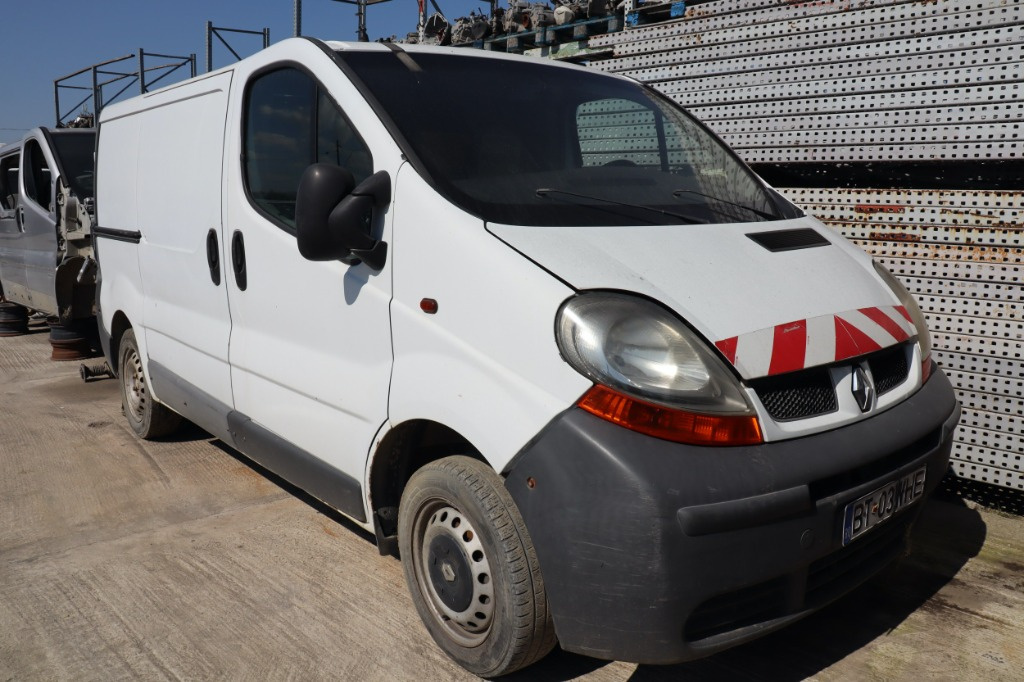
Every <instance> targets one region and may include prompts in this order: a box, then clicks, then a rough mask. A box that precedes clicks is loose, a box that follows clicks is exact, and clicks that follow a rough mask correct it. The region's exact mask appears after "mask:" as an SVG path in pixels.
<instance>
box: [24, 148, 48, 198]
mask: <svg viewBox="0 0 1024 682" xmlns="http://www.w3.org/2000/svg"><path fill="white" fill-rule="evenodd" d="M22 160H23V162H24V166H23V168H24V170H23V172H24V173H25V194H26V195H28V198H29V199H31V200H32V201H34V202H36V203H37V204H39V205H40V206H42V207H43V208H44V209H46V210H47V211H49V210H51V207H50V200H51V193H52V192H51V190H52V184H51V182H50V167H49V165H47V163H46V157H45V156H44V155H43V149H42V147H40V146H39V142H38V141H36V140H29V141H28V142H26V143H25V149H24V150H23V152H22Z"/></svg>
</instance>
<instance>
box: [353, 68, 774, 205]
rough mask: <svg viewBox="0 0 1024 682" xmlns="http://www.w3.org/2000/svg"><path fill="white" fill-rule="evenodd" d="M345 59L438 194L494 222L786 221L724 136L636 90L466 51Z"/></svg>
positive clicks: (596, 76) (592, 75) (599, 77)
mask: <svg viewBox="0 0 1024 682" xmlns="http://www.w3.org/2000/svg"><path fill="white" fill-rule="evenodd" d="M338 54H339V57H340V58H341V59H342V61H343V62H344V63H345V64H346V65H347V66H348V67H349V68H350V69H351V71H353V72H354V74H355V75H356V77H357V78H358V79H359V80H361V81H362V84H363V86H364V87H365V89H366V90H368V91H369V93H370V94H371V95H372V97H373V98H375V99H376V100H377V103H378V104H379V105H380V106H379V109H382V110H383V111H382V112H381V113H382V115H383V116H385V117H386V118H390V123H391V124H393V128H392V130H393V132H397V137H399V138H400V139H399V144H401V145H402V146H403V148H404V149H403V151H405V152H406V154H407V155H410V156H411V157H412V158H414V159H416V161H417V163H418V165H419V167H420V168H421V169H423V170H424V171H425V172H426V173H427V174H428V175H429V179H430V180H431V182H432V183H433V184H434V186H435V187H436V188H437V189H438V191H440V192H441V193H442V194H443V195H445V196H446V197H447V198H448V199H449V200H450V201H452V202H453V203H455V204H457V205H458V206H460V207H462V208H463V209H465V210H467V211H469V212H470V213H473V214H475V215H478V216H480V217H481V218H483V219H484V220H487V221H490V222H497V223H506V224H513V225H643V224H659V225H674V224H680V225H683V224H693V223H736V222H754V221H761V220H778V219H781V218H783V217H784V216H782V215H780V214H779V206H778V205H777V204H776V203H775V200H774V199H773V198H772V197H771V196H769V194H768V192H767V191H766V190H765V188H764V186H763V184H762V183H761V182H760V180H759V179H758V178H757V177H756V176H755V175H754V174H753V173H752V172H751V171H750V170H749V169H748V168H747V167H746V166H745V165H744V164H743V163H742V162H741V161H739V160H738V159H737V158H736V156H735V155H733V154H732V152H730V151H729V150H728V149H727V148H726V147H725V146H724V145H723V144H722V143H721V142H719V141H718V139H717V138H715V136H714V135H712V134H710V133H709V132H708V131H707V130H706V129H705V128H704V127H703V125H701V124H700V123H698V122H697V121H696V120H695V119H693V118H692V117H691V116H689V115H688V114H687V113H686V112H684V111H683V110H682V109H680V108H679V107H677V106H675V105H674V104H672V103H671V102H670V101H669V100H667V99H665V98H663V97H661V96H659V95H657V94H655V93H653V92H651V91H649V90H647V89H645V88H644V87H642V86H640V85H639V84H637V83H633V82H631V81H627V80H624V79H620V78H613V77H609V76H606V75H603V74H600V73H598V72H592V71H586V70H582V69H565V68H557V67H554V66H552V65H548V64H544V63H539V62H534V61H530V60H526V59H524V60H522V61H516V60H496V59H493V58H489V57H485V56H473V54H472V53H471V52H469V51H468V50H467V52H466V53H464V54H425V53H419V52H411V53H406V54H404V55H399V54H395V53H392V52H339V53H338ZM410 60H411V61H410ZM386 122H387V121H386ZM396 129H397V130H396Z"/></svg>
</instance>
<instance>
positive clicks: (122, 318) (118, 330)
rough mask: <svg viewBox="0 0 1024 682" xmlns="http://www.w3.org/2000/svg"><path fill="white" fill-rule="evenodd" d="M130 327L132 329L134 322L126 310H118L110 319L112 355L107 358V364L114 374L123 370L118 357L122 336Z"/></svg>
mask: <svg viewBox="0 0 1024 682" xmlns="http://www.w3.org/2000/svg"><path fill="white" fill-rule="evenodd" d="M129 329H132V323H131V322H130V321H129V320H128V316H127V315H125V314H124V311H122V310H118V311H117V312H116V313H114V316H113V317H112V318H111V320H110V357H108V358H107V364H108V365H109V366H110V369H111V370H112V371H113V372H114V376H118V375H119V374H120V371H121V370H120V368H119V367H118V362H117V358H118V354H119V353H120V352H121V338H122V337H123V336H124V333H125V332H126V331H128V330H129Z"/></svg>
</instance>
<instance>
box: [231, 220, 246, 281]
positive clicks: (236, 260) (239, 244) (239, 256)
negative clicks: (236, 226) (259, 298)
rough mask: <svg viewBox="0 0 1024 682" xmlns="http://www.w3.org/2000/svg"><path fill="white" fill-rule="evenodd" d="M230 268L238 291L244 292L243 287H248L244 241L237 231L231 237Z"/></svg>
mask: <svg viewBox="0 0 1024 682" xmlns="http://www.w3.org/2000/svg"><path fill="white" fill-rule="evenodd" d="M231 267H232V268H233V269H234V271H235V284H237V285H238V289H239V291H245V287H246V286H248V277H247V276H246V271H245V239H244V238H243V237H242V233H241V232H239V231H238V230H235V233H234V234H233V235H231Z"/></svg>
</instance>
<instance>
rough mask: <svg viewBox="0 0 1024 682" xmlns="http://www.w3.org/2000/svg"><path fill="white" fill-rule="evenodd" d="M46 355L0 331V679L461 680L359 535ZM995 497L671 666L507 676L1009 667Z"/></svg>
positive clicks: (571, 660)
mask: <svg viewBox="0 0 1024 682" xmlns="http://www.w3.org/2000/svg"><path fill="white" fill-rule="evenodd" d="M49 354H50V347H49V344H48V343H47V335H46V333H45V332H44V331H43V330H41V329H36V331H35V332H34V333H32V334H30V335H28V336H23V337H17V338H6V339H0V682H2V681H7V680H76V681H77V680H122V679H139V680H161V679H194V680H211V679H213V680H220V679H227V680H236V679H299V680H415V681H417V682H425V681H428V680H467V679H474V678H473V677H472V676H471V675H469V674H467V673H465V672H464V671H462V670H461V669H460V668H458V667H456V666H455V665H454V664H452V663H451V662H450V661H449V660H448V659H447V658H446V657H445V656H444V655H443V654H442V653H441V652H440V651H439V650H438V649H437V648H436V647H435V645H434V644H433V642H432V641H431V640H430V638H429V637H428V635H427V634H426V631H425V630H424V628H423V627H422V625H421V624H420V622H419V619H418V617H417V615H416V612H415V610H414V609H413V606H412V603H411V601H410V599H409V597H408V596H407V593H406V588H405V583H404V580H403V577H402V571H401V566H400V564H399V562H398V561H396V560H395V559H392V558H390V557H382V556H380V555H379V554H378V552H377V550H376V548H375V546H374V544H373V542H372V538H370V537H369V536H368V535H367V534H365V533H363V532H361V531H359V530H358V529H356V528H354V527H353V526H351V525H350V524H347V523H346V522H344V521H343V520H341V519H340V518H339V517H337V516H336V515H334V514H332V513H330V512H329V511H328V510H325V509H324V508H322V507H321V506H319V505H317V504H316V503H315V502H312V501H311V500H310V499H309V498H307V497H305V496H303V495H302V494H301V493H300V492H299V491H297V490H295V489H293V488H291V487H289V486H287V485H286V484H284V483H282V482H281V481H280V480H278V479H276V478H273V477H272V476H269V475H267V474H266V473H265V472H262V471H260V470H258V469H256V468H254V467H253V466H252V465H250V464H249V463H247V462H246V461H245V460H244V459H243V458H242V457H240V456H239V455H238V454H237V453H234V452H232V451H230V450H229V449H228V448H227V447H225V446H224V445H222V444H221V443H219V442H218V441H216V440H214V439H212V438H211V437H210V436H208V435H207V434H205V433H204V432H202V431H200V430H198V429H195V428H191V429H186V430H185V431H183V432H182V433H181V434H180V435H178V436H177V437H176V438H175V439H173V440H171V441H167V442H160V443H145V442H142V441H140V440H138V439H137V438H135V436H134V435H133V434H132V432H131V431H130V429H129V428H128V426H127V424H126V422H125V421H124V418H123V417H122V416H121V414H120V404H119V399H118V391H117V385H116V383H115V381H112V380H109V379H107V380H99V381H92V382H90V383H87V384H86V383H83V382H82V381H81V380H80V379H79V376H78V363H56V362H52V361H51V360H50V359H49ZM998 496H999V495H997V497H998ZM1007 499H1008V500H1009V505H1008V508H1010V509H1011V512H1010V513H1006V512H1000V511H993V510H990V509H987V508H985V507H982V506H979V505H977V504H974V503H971V502H964V501H963V500H962V499H961V498H959V497H955V496H949V495H947V496H946V498H945V499H943V500H932V501H930V502H929V503H928V504H927V506H926V508H925V510H924V515H923V518H922V521H921V523H920V524H919V526H918V528H917V532H916V536H915V537H916V540H915V547H914V551H913V553H912V554H911V556H909V557H908V558H907V559H905V560H903V562H902V563H901V564H900V565H898V566H897V567H895V568H893V569H890V570H888V571H887V572H886V573H884V574H883V575H882V576H881V577H879V578H876V579H875V580H873V581H872V582H870V583H869V584H867V585H866V586H864V587H863V588H861V589H860V590H858V591H856V592H855V593H854V594H852V595H851V596H849V597H847V598H845V599H843V600H841V601H840V602H838V603H836V604H834V605H833V606H831V607H829V608H827V609H825V610H824V611H822V612H820V613H818V614H817V615H815V616H812V617H810V618H808V619H806V620H804V621H802V622H801V623H798V624H796V625H795V626H793V627H790V628H789V629H787V630H784V631H782V632H779V633H776V634H773V635H770V636H769V637H766V638H764V639H761V640H759V641H757V642H755V643H752V644H749V645H746V646H742V647H739V648H736V649H733V650H731V651H728V652H726V653H723V654H720V655H718V656H715V657H713V658H710V659H706V660H703V661H698V662H695V663H690V664H686V665H679V666H672V667H648V666H637V665H634V664H626V663H606V662H603V661H597V660H593V659H588V658H584V657H581V656H575V655H571V654H567V653H564V652H561V651H556V652H555V653H554V654H552V655H551V656H549V657H548V658H547V659H545V660H543V661H541V662H540V663H539V664H537V665H536V666H534V667H532V668H530V669H528V670H527V671H525V672H522V673H520V674H518V675H514V676H512V677H511V678H510V679H514V680H552V681H554V680H571V679H582V680H593V681H597V680H632V681H635V682H639V681H654V680H736V679H754V680H759V679H763V680H801V679H808V678H809V679H819V680H872V679H874V680H919V679H927V680H985V681H986V682H988V681H992V680H1019V679H1021V678H1022V676H1024V673H1022V671H1024V519H1022V518H1021V516H1020V515H1019V514H1020V512H1021V509H1020V506H1019V500H1020V498H1019V497H1015V496H1013V495H1010V496H1009V497H1006V498H1004V500H1003V502H1004V503H1005V502H1006V500H1007ZM1015 505H1016V506H1015ZM1003 506H1004V507H1005V506H1007V505H1006V504H1004V505H1003Z"/></svg>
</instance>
